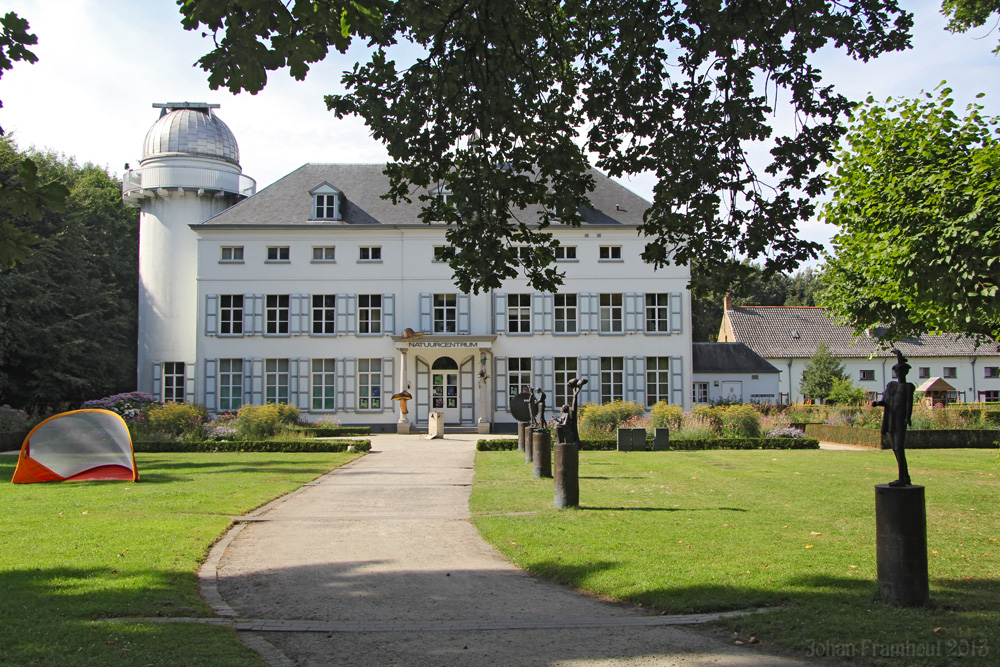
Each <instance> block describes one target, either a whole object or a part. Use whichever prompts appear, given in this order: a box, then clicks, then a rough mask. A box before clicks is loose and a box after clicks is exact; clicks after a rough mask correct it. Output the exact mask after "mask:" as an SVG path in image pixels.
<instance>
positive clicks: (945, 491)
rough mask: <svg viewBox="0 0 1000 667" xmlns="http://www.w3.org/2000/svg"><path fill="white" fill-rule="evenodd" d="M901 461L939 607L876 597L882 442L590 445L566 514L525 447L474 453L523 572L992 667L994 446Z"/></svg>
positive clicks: (851, 642)
mask: <svg viewBox="0 0 1000 667" xmlns="http://www.w3.org/2000/svg"><path fill="white" fill-rule="evenodd" d="M907 458H908V460H909V464H910V472H911V475H912V477H913V478H914V480H915V482H916V483H919V484H923V485H925V486H926V499H927V524H928V526H927V530H928V551H929V553H928V567H929V575H930V584H931V598H932V601H931V604H930V605H929V606H928V607H925V608H919V609H900V608H894V607H889V606H886V605H883V604H882V603H881V602H879V601H877V598H878V590H877V585H876V579H877V576H876V564H875V516H874V512H875V509H874V505H875V503H874V500H875V497H874V496H875V494H874V489H873V488H872V487H873V485H874V484H879V483H885V482H888V481H889V480H891V479H894V478H895V473H896V470H895V459H894V458H893V457H892V455H891V454H888V453H885V452H837V451H739V452H728V451H701V452H667V453H652V452H650V453H644V452H639V453H631V454H621V453H617V452H583V453H581V466H580V476H581V479H580V499H581V504H582V507H581V508H580V509H578V510H561V511H560V510H555V509H553V507H552V483H551V480H537V479H534V478H533V477H532V476H531V468H530V466H526V465H524V463H523V455H521V454H519V453H518V452H477V455H476V478H475V484H474V487H473V494H472V501H471V508H472V511H473V514H474V522H475V524H476V526H477V527H478V529H479V531H480V532H481V533H482V535H483V536H484V537H485V538H486V539H487V540H488V541H489V542H491V543H492V544H493V545H494V546H495V547H496V548H497V549H498V550H500V551H501V552H503V553H504V554H505V555H506V556H507V557H509V558H510V559H511V560H512V561H513V562H514V563H516V564H517V565H518V566H520V567H522V568H525V569H527V570H530V571H532V572H534V573H537V574H539V575H541V576H544V577H548V578H551V579H554V580H556V581H559V582H562V583H565V584H568V585H570V586H574V587H577V588H579V589H583V590H587V591H591V592H593V593H595V594H597V595H599V596H602V597H606V598H610V599H615V600H622V601H627V602H632V603H635V604H641V605H643V606H645V607H648V608H651V609H653V610H662V611H665V612H668V613H691V612H708V611H719V610H730V609H744V608H749V607H756V606H777V607H778V609H777V610H776V611H773V612H769V613H765V614H759V615H753V616H748V617H742V618H738V619H731V620H727V621H723V622H720V623H718V624H717V625H716V628H717V629H718V631H719V632H725V633H727V635H728V636H730V637H739V638H742V639H743V640H746V639H748V638H749V637H750V636H755V637H757V638H758V639H759V640H760V641H761V642H762V643H763V644H764V645H772V646H781V647H784V648H786V649H789V650H791V651H793V652H795V653H797V654H798V655H800V656H801V657H811V656H823V655H834V656H836V657H849V658H852V659H853V661H856V662H858V663H860V664H871V665H883V664H885V665H903V664H934V665H938V664H940V665H947V664H953V662H955V661H957V660H958V658H959V657H962V656H960V654H961V653H965V654H967V655H965V656H964V658H963V659H962V660H961V664H963V665H993V664H997V658H998V655H1000V633H998V631H997V628H998V627H1000V541H998V539H1000V503H998V499H1000V467H998V465H997V458H996V452H993V451H984V450H967V449H966V450H948V451H935V450H922V451H912V452H908V453H907ZM520 512H535V514H530V515H521V516H516V515H515V514H516V513H520ZM907 651H909V654H907ZM935 651H937V652H939V653H940V657H932V658H920V657H913V656H914V655H916V654H917V653H919V652H924V653H927V652H930V653H933V652H935ZM885 654H889V655H885ZM900 654H902V655H903V657H900ZM907 656H909V657H907Z"/></svg>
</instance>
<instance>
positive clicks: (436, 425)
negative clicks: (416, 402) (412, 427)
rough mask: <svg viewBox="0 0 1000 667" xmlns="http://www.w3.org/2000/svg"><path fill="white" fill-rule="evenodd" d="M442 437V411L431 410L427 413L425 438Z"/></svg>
mask: <svg viewBox="0 0 1000 667" xmlns="http://www.w3.org/2000/svg"><path fill="white" fill-rule="evenodd" d="M443 437H444V413H443V412H431V413H430V414H428V415H427V439H428V440H432V439H434V438H443Z"/></svg>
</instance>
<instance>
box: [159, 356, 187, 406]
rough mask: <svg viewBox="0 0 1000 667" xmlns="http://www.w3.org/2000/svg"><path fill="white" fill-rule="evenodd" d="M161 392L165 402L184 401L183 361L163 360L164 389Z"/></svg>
mask: <svg viewBox="0 0 1000 667" xmlns="http://www.w3.org/2000/svg"><path fill="white" fill-rule="evenodd" d="M161 393H162V396H161V398H162V400H163V402H164V403H183V402H184V362H183V361H164V362H163V390H162V392H161Z"/></svg>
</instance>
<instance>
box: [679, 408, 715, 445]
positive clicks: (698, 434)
mask: <svg viewBox="0 0 1000 667" xmlns="http://www.w3.org/2000/svg"><path fill="white" fill-rule="evenodd" d="M714 436H715V429H714V427H713V426H712V423H711V422H710V421H709V420H708V419H707V418H706V417H705V416H704V415H703V414H697V413H686V414H685V415H684V417H683V418H682V419H681V425H680V428H679V429H678V430H675V431H671V432H670V439H671V440H688V439H692V438H712V437H714Z"/></svg>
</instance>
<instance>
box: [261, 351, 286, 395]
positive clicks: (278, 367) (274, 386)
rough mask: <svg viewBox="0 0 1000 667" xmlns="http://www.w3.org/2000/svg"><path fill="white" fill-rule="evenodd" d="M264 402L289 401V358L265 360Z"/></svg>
mask: <svg viewBox="0 0 1000 667" xmlns="http://www.w3.org/2000/svg"><path fill="white" fill-rule="evenodd" d="M264 402H265V403H287V402H288V359H265V360H264Z"/></svg>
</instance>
